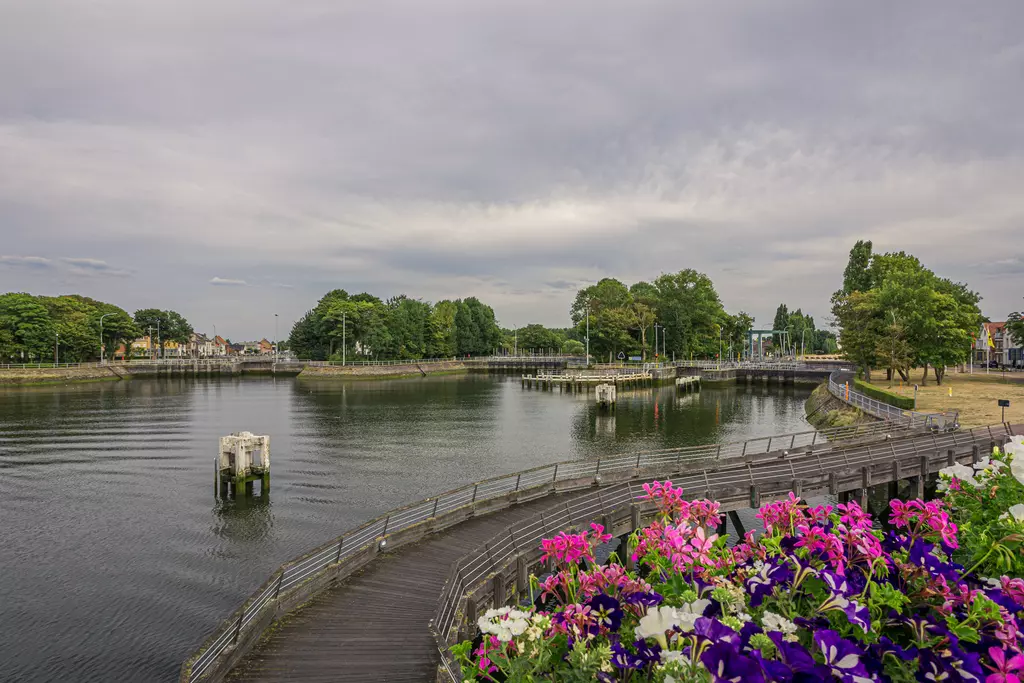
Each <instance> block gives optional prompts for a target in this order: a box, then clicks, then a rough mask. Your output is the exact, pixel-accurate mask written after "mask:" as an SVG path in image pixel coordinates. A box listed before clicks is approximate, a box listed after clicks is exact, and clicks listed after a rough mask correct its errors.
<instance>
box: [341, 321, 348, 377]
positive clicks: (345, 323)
mask: <svg viewBox="0 0 1024 683" xmlns="http://www.w3.org/2000/svg"><path fill="white" fill-rule="evenodd" d="M347 315H348V314H347V313H342V314H341V364H342V365H344V364H345V351H346V348H345V347H346V346H348V344H346V343H345V332H346V327H347V326H348V318H347Z"/></svg>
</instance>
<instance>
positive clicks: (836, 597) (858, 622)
mask: <svg viewBox="0 0 1024 683" xmlns="http://www.w3.org/2000/svg"><path fill="white" fill-rule="evenodd" d="M842 585H843V586H846V582H845V581H844V582H843V583H842ZM833 610H836V611H840V612H843V613H844V614H845V615H846V618H847V619H848V620H849V621H850V623H851V624H853V625H854V626H860V627H861V628H862V629H864V632H865V633H867V632H868V631H870V630H871V612H870V610H868V608H867V607H864V606H862V605H860V603H858V602H857V601H856V600H850V599H848V598H847V597H846V596H845V595H843V594H842V593H832V594H830V595H829V596H828V597H827V598H825V602H823V603H821V606H819V607H818V612H819V613H820V614H824V613H825V612H829V611H833Z"/></svg>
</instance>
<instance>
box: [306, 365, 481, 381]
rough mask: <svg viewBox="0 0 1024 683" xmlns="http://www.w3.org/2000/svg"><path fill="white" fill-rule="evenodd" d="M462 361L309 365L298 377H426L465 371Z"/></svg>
mask: <svg viewBox="0 0 1024 683" xmlns="http://www.w3.org/2000/svg"><path fill="white" fill-rule="evenodd" d="M465 371H466V365H465V363H463V362H462V361H448V362H445V363H424V364H423V365H419V364H417V363H415V362H409V363H405V364H402V365H310V366H308V367H307V368H306V369H305V370H303V371H302V372H301V373H299V377H303V378H311V379H382V378H386V377H427V376H430V375H449V374H453V373H457V372H465Z"/></svg>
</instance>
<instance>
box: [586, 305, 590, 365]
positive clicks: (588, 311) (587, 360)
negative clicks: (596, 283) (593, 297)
mask: <svg viewBox="0 0 1024 683" xmlns="http://www.w3.org/2000/svg"><path fill="white" fill-rule="evenodd" d="M586 365H587V367H588V368H589V367H590V304H589V303H588V304H587V358H586Z"/></svg>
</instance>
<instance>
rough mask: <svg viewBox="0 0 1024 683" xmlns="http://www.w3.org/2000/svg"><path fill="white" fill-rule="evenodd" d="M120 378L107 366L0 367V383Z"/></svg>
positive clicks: (29, 384)
mask: <svg viewBox="0 0 1024 683" xmlns="http://www.w3.org/2000/svg"><path fill="white" fill-rule="evenodd" d="M120 379H121V376H120V375H118V374H117V373H116V372H114V371H112V370H111V369H110V368H109V367H85V368H16V369H15V368H10V369H8V368H3V369H0V385H23V386H33V385H40V384H69V383H71V382H101V381H108V380H113V381H118V380H120Z"/></svg>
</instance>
